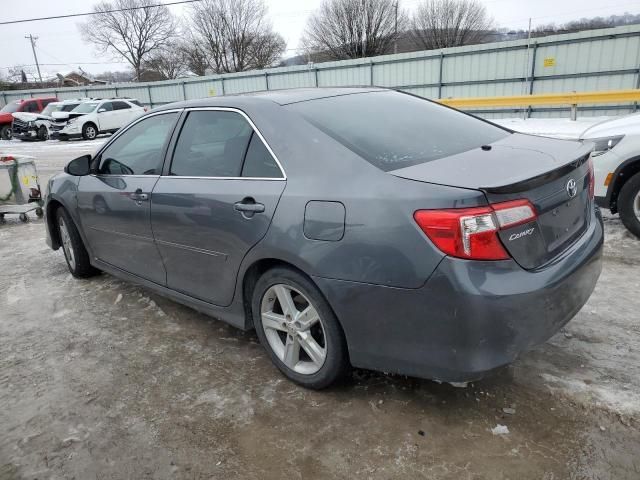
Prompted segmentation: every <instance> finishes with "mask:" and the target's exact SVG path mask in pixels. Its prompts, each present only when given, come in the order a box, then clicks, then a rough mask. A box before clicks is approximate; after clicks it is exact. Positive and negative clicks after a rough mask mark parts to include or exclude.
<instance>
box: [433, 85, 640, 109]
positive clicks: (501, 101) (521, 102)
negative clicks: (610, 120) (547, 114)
mask: <svg viewBox="0 0 640 480" xmlns="http://www.w3.org/2000/svg"><path fill="white" fill-rule="evenodd" d="M438 101H439V102H440V103H443V104H445V105H449V106H450V107H455V108H462V109H464V108H479V107H488V108H491V107H525V106H529V105H579V104H584V103H628V102H640V90H637V89H633V90H610V91H607V92H573V93H542V94H535V95H513V96H509V97H471V98H442V99H440V100H438Z"/></svg>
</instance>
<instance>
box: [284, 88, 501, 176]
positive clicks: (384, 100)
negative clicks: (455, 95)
mask: <svg viewBox="0 0 640 480" xmlns="http://www.w3.org/2000/svg"><path fill="white" fill-rule="evenodd" d="M287 108H289V109H291V110H293V111H295V112H298V113H299V114H301V115H302V116H303V117H304V118H305V119H306V120H307V121H309V122H310V123H311V124H313V125H314V126H316V127H317V128H319V129H320V130H322V131H323V132H324V133H326V134H327V135H329V136H330V137H332V138H333V139H335V140H337V141H338V142H340V143H341V144H342V145H344V146H345V147H347V148H349V149H350V150H352V151H353V152H355V153H357V154H358V155H360V156H361V157H362V158H364V159H365V160H366V161H368V162H369V163H371V164H372V165H375V166H376V167H378V168H380V169H381V170H384V171H385V172H388V171H390V170H397V169H399V168H404V167H410V166H412V165H418V164H420V163H425V162H430V161H432V160H437V159H438V158H443V157H448V156H450V155H455V154H457V153H462V152H465V151H468V150H471V149H473V148H478V147H481V146H482V145H485V144H489V143H492V142H495V141H497V140H500V139H501V138H504V137H506V136H507V135H509V131H508V130H505V129H502V128H500V127H498V126H496V125H493V124H491V123H488V122H484V121H482V120H480V119H478V118H475V117H472V116H470V115H466V114H464V113H462V112H458V111H457V110H453V109H451V108H447V107H444V106H442V105H439V104H437V103H434V102H430V101H428V100H425V99H423V98H419V97H415V96H413V95H407V94H403V93H400V92H393V91H388V90H381V91H378V92H368V93H358V94H350V95H342V96H336V97H328V98H320V99H317V100H309V101H304V102H298V103H292V104H290V105H287Z"/></svg>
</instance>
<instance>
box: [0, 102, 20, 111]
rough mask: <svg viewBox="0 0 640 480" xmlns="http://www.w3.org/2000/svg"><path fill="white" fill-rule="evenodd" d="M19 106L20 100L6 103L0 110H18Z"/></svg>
mask: <svg viewBox="0 0 640 480" xmlns="http://www.w3.org/2000/svg"><path fill="white" fill-rule="evenodd" d="M19 106H20V102H13V103H7V104H6V105H5V106H4V107H2V110H0V112H2V113H14V112H17V111H18V107H19Z"/></svg>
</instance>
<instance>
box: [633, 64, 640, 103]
mask: <svg viewBox="0 0 640 480" xmlns="http://www.w3.org/2000/svg"><path fill="white" fill-rule="evenodd" d="M639 88H640V67H638V76H637V78H636V90H637V89H639ZM636 110H638V102H633V111H634V112H635V111H636Z"/></svg>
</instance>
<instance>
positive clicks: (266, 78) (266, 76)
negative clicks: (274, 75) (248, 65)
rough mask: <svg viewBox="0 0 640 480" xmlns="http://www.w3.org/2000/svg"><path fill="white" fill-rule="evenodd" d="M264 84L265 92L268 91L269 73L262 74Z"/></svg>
mask: <svg viewBox="0 0 640 480" xmlns="http://www.w3.org/2000/svg"><path fill="white" fill-rule="evenodd" d="M264 84H265V85H266V86H267V90H269V73H267V72H264Z"/></svg>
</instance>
